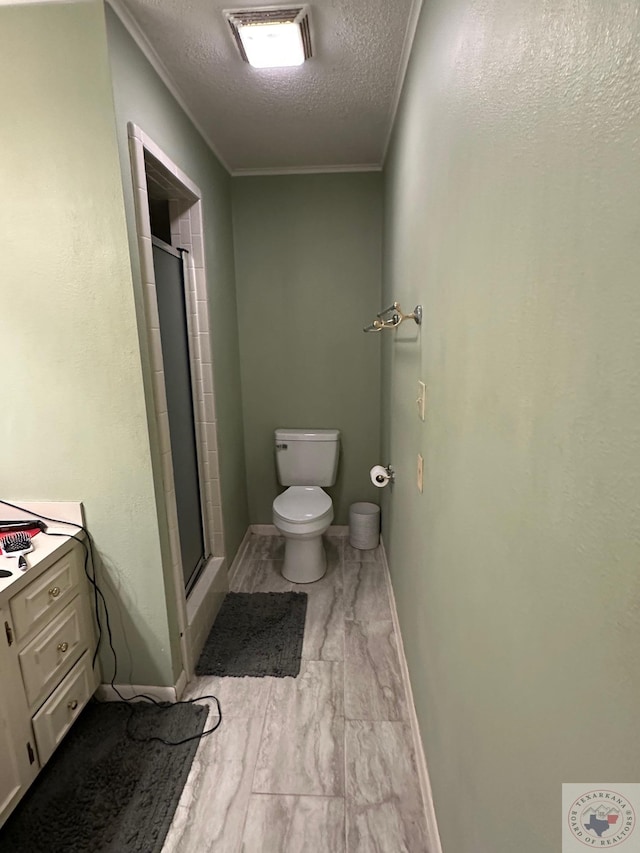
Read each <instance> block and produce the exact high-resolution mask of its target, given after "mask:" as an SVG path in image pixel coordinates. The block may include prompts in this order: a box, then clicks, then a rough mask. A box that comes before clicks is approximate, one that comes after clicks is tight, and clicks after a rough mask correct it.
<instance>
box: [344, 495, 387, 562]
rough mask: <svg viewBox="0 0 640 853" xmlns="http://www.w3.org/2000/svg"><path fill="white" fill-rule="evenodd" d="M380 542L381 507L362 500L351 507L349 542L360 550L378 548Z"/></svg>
mask: <svg viewBox="0 0 640 853" xmlns="http://www.w3.org/2000/svg"><path fill="white" fill-rule="evenodd" d="M379 542H380V507H379V506H378V505H377V504H372V503H367V502H366V501H361V502H360V503H356V504H351V507H350V508H349V544H350V545H351V546H352V547H353V548H358V550H360V551H369V550H370V549H371V548H377V547H378V543H379Z"/></svg>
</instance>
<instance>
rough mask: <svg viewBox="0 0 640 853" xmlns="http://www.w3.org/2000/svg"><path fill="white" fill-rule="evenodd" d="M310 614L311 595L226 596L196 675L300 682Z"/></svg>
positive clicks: (266, 593)
mask: <svg viewBox="0 0 640 853" xmlns="http://www.w3.org/2000/svg"><path fill="white" fill-rule="evenodd" d="M306 613H307V593H306V592H229V593H227V595H226V597H225V600H224V601H223V602H222V607H221V608H220V612H219V613H218V615H217V617H216V621H215V622H214V625H213V628H212V629H211V633H210V634H209V636H208V637H207V641H206V643H205V644H204V649H203V650H202V654H201V655H200V660H199V661H198V665H197V666H196V675H230V676H237V677H242V676H245V675H252V676H264V675H275V676H276V677H278V678H284V677H285V676H288V675H291V676H293V677H294V678H295V676H296V675H297V674H298V673H299V672H300V657H301V655H302V640H303V638H304V621H305V616H306Z"/></svg>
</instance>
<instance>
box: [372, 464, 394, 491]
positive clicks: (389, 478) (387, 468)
mask: <svg viewBox="0 0 640 853" xmlns="http://www.w3.org/2000/svg"><path fill="white" fill-rule="evenodd" d="M380 467H381V468H384V470H385V471H386V475H387V476H386V477H385V476H384V475H383V474H382V473H379V474H376V475H374V479H375V481H376V482H377V483H379V484H380V485H381V486H382V485H385V484H386V483H393V482H394V481H395V479H396V472H395V471H394V469H393V468H392V467H391V465H381V466H380ZM372 473H373V472H372Z"/></svg>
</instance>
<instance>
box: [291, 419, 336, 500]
mask: <svg viewBox="0 0 640 853" xmlns="http://www.w3.org/2000/svg"><path fill="white" fill-rule="evenodd" d="M275 444H276V468H277V470H278V480H279V481H280V483H281V484H282V485H283V486H333V484H334V483H335V481H336V474H337V472H338V450H339V447H340V430H338V429H277V430H276V432H275Z"/></svg>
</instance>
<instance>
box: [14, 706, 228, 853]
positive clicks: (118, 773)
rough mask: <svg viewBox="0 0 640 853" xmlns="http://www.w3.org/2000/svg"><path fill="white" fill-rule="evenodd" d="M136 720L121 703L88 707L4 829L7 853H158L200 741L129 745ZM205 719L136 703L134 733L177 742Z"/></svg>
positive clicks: (193, 710) (185, 710) (196, 712)
mask: <svg viewBox="0 0 640 853" xmlns="http://www.w3.org/2000/svg"><path fill="white" fill-rule="evenodd" d="M131 713H132V711H131V708H130V707H129V706H128V705H127V704H125V703H123V702H108V703H105V704H99V703H89V705H88V706H87V707H86V708H85V710H84V711H83V712H82V714H81V715H80V717H79V718H78V720H77V721H76V723H75V725H74V727H73V728H72V729H71V731H70V732H69V734H68V735H67V737H66V738H65V740H64V741H63V742H62V744H61V746H60V748H59V749H58V750H57V751H56V753H55V754H54V755H53V757H52V758H51V760H50V761H49V763H48V764H47V765H46V767H45V768H44V770H43V771H42V772H41V773H40V776H38V778H37V779H36V781H35V782H34V783H33V785H32V787H31V789H30V791H29V792H28V794H27V795H26V797H25V798H24V800H23V801H22V802H21V803H20V804H19V805H18V807H17V809H16V811H15V812H14V813H13V814H12V815H11V817H10V818H9V820H8V821H7V823H6V824H5V826H4V827H3V828H2V829H0V851H2V853H4V851H11V853H96V851H98V850H100V851H104V852H105V853H107V852H108V853H160V851H161V850H162V846H163V844H164V841H165V838H166V835H167V832H168V830H169V826H170V825H171V821H172V819H173V815H174V812H175V810H176V806H177V805H178V801H179V799H180V795H181V793H182V788H183V787H184V783H185V781H186V779H187V776H188V774H189V769H190V767H191V762H192V761H193V756H194V754H195V751H196V749H197V746H198V743H199V741H198V740H192V741H189V742H188V743H185V744H181V745H180V746H165V745H164V744H162V743H157V742H152V743H137V742H135V741H132V740H130V739H129V738H128V737H127V735H126V727H127V720H128V719H129V717H130V716H131ZM206 719H207V708H206V707H204V706H203V705H173V706H171V707H170V708H168V710H161V709H158V708H156V707H154V706H149V705H144V704H142V703H136V707H135V711H134V712H133V716H132V718H131V722H130V724H129V729H130V731H131V733H132V734H133V736H134V737H150V736H152V735H155V736H157V737H161V738H163V739H164V740H168V741H178V740H182V739H183V738H186V737H189V736H190V735H198V734H200V733H201V732H202V730H203V728H204V724H205V722H206ZM212 737H215V735H212Z"/></svg>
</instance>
